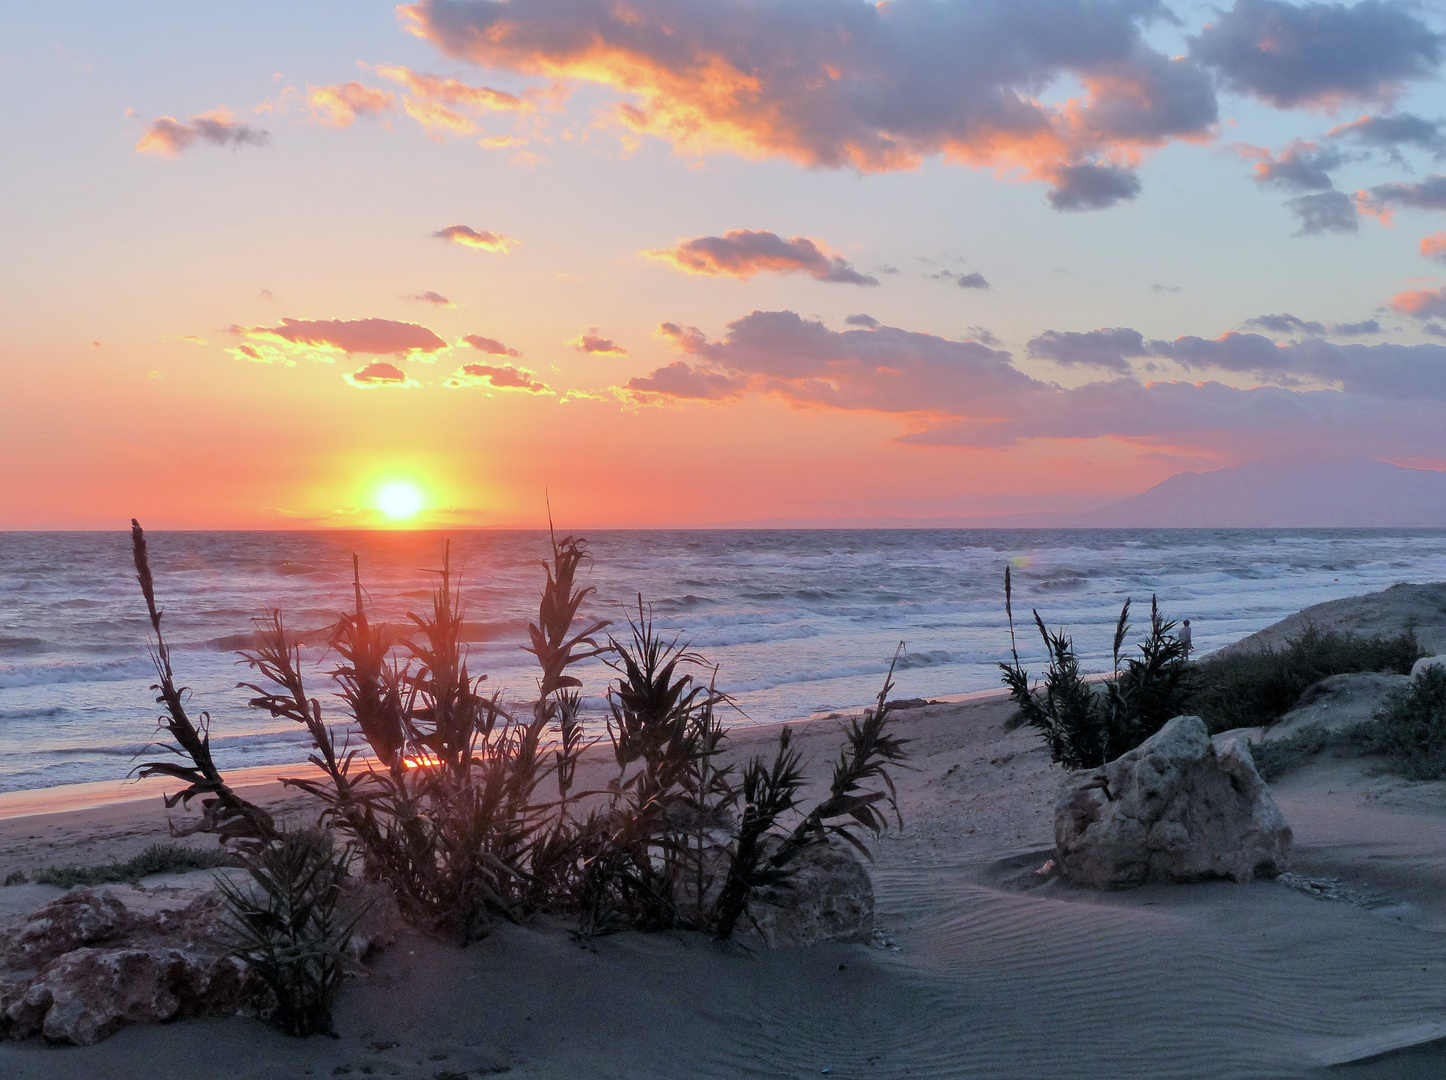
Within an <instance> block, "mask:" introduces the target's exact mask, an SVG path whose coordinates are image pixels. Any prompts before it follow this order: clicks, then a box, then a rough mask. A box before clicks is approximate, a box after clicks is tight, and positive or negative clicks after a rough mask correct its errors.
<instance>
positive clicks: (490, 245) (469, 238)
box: [432, 225, 517, 255]
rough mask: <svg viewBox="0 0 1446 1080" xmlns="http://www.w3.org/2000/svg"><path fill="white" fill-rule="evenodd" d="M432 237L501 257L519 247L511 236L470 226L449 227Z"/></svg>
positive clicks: (438, 231) (439, 230)
mask: <svg viewBox="0 0 1446 1080" xmlns="http://www.w3.org/2000/svg"><path fill="white" fill-rule="evenodd" d="M432 235H433V236H435V237H436V238H437V239H438V240H446V241H447V242H448V243H450V244H462V245H463V246H464V247H470V248H476V249H477V250H479V251H491V252H495V253H497V254H500V255H506V254H507V253H508V252H509V251H511V250H512V249H513V248H514V247H515V246H516V245H517V241H516V240H514V239H513V238H512V237H510V236H504V235H503V234H502V233H494V232H488V231H487V230H486V229H480V230H479V229H474V228H472V227H471V226H470V225H448V226H447V227H446V228H445V229H438V230H437V231H436V232H434V233H433V234H432Z"/></svg>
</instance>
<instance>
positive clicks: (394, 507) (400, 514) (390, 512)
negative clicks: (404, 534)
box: [377, 481, 422, 521]
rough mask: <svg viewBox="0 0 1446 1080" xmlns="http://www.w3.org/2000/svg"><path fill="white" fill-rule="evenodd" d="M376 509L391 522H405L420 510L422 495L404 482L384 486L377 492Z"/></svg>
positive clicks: (413, 486)
mask: <svg viewBox="0 0 1446 1080" xmlns="http://www.w3.org/2000/svg"><path fill="white" fill-rule="evenodd" d="M377 509H378V510H380V511H381V512H382V514H383V515H384V516H385V517H387V518H388V519H389V520H391V521H406V520H408V519H409V518H414V517H416V516H417V512H418V511H419V510H421V509H422V493H421V492H420V491H419V490H418V489H417V486H416V485H415V484H409V483H406V482H405V481H398V482H396V483H391V484H385V485H383V486H382V487H381V488H380V489H379V490H378V491H377Z"/></svg>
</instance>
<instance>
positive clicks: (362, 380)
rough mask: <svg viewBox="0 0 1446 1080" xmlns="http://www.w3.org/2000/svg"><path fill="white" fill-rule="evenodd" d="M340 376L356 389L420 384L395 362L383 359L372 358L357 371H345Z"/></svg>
mask: <svg viewBox="0 0 1446 1080" xmlns="http://www.w3.org/2000/svg"><path fill="white" fill-rule="evenodd" d="M342 378H344V379H345V380H346V381H347V382H348V383H349V384H350V385H352V386H355V387H356V388H357V389H358V390H375V389H377V388H378V387H383V386H401V387H413V386H419V385H421V384H420V383H418V382H416V381H415V380H414V379H412V378H411V376H409V375H408V374H407V373H406V372H405V371H403V370H402V369H401V368H399V367H397V366H396V365H395V364H388V363H387V362H386V361H385V360H374V361H373V362H372V363H370V364H368V365H367V366H366V367H364V368H362V369H360V370H359V371H350V372H347V374H345V375H343V376H342Z"/></svg>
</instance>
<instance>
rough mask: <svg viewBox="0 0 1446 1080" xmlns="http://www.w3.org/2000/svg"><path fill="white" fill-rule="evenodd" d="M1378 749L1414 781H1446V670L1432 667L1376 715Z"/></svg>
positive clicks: (1374, 723) (1376, 746) (1376, 744)
mask: <svg viewBox="0 0 1446 1080" xmlns="http://www.w3.org/2000/svg"><path fill="white" fill-rule="evenodd" d="M1373 726H1374V729H1375V731H1374V736H1375V738H1374V746H1373V747H1372V749H1374V750H1376V751H1377V752H1379V753H1382V754H1385V755H1386V757H1387V758H1389V759H1390V761H1391V765H1392V766H1393V767H1394V768H1395V769H1396V770H1397V771H1399V772H1400V773H1401V774H1402V775H1404V776H1406V777H1408V778H1409V779H1412V780H1446V670H1442V669H1441V668H1440V667H1429V668H1427V669H1426V670H1425V671H1424V672H1422V673H1421V675H1420V677H1419V678H1417V679H1416V680H1415V681H1414V682H1413V683H1412V684H1411V687H1410V689H1409V690H1407V691H1406V692H1405V693H1402V694H1399V695H1397V696H1396V697H1395V698H1393V699H1392V700H1391V701H1390V702H1388V703H1387V704H1386V706H1385V707H1384V708H1383V709H1381V710H1380V711H1379V712H1378V713H1376V716H1375V719H1374V721H1373Z"/></svg>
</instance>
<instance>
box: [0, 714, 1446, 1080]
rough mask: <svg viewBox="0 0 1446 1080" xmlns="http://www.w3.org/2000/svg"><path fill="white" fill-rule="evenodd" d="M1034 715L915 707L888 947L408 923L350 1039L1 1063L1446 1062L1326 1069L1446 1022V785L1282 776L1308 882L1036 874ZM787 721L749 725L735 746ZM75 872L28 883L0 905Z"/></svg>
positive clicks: (90, 815) (133, 807)
mask: <svg viewBox="0 0 1446 1080" xmlns="http://www.w3.org/2000/svg"><path fill="white" fill-rule="evenodd" d="M1009 712H1010V709H1009V706H1008V704H1007V703H1006V702H1004V701H1002V700H999V699H994V700H985V701H972V702H965V703H957V704H947V705H931V706H928V707H927V708H924V709H916V710H910V711H908V712H904V713H901V714H900V717H899V723H900V726H901V728H902V729H903V731H904V734H906V735H907V736H908V737H910V738H912V739H913V740H914V742H913V744H912V746H911V749H912V750H913V753H914V756H913V759H912V762H913V765H914V769H913V770H912V771H910V772H907V773H904V774H902V775H901V776H900V785H899V787H900V795H901V801H902V803H903V808H904V814H905V824H904V828H903V829H902V831H900V832H897V833H895V834H891V835H890V836H889V837H888V838H887V839H885V840H884V841H882V842H881V843H880V844H878V845H877V849H876V853H877V863H876V866H875V869H874V875H875V886H876V892H877V901H878V925H879V926H880V928H881V929H882V930H883V931H884V934H883V937H884V943H883V944H881V945H880V946H879V947H870V946H864V945H847V946H824V947H817V948H813V949H807V950H801V951H797V952H778V953H769V952H763V951H755V952H748V951H745V950H742V949H739V948H737V947H730V948H726V949H719V948H717V947H715V946H713V945H712V944H711V943H709V942H707V941H705V940H702V939H701V938H698V937H696V936H690V935H683V936H681V937H673V936H670V935H653V936H644V935H638V934H623V935H618V936H616V937H612V938H606V939H603V940H600V941H595V942H593V943H591V944H590V945H588V946H586V947H583V946H580V945H579V944H577V943H576V942H574V941H573V940H572V938H571V936H570V935H569V934H568V933H567V928H566V927H565V926H562V925H559V924H556V923H552V922H548V921H543V922H540V923H538V924H536V925H533V926H530V927H527V928H520V929H519V928H512V927H505V928H503V929H501V930H499V931H498V932H496V933H494V934H493V935H492V936H491V937H490V938H488V939H487V940H486V941H483V942H481V943H479V944H477V945H474V946H472V947H470V948H468V949H465V950H459V949H457V948H455V947H453V946H451V945H449V944H446V943H442V942H437V941H433V940H429V939H426V938H423V937H418V936H408V937H405V938H403V940H402V941H400V942H399V943H398V944H397V945H396V946H395V947H393V948H392V949H391V950H389V951H388V952H387V953H385V954H384V955H383V956H382V957H381V958H380V960H379V961H377V962H376V963H375V965H374V970H373V972H372V974H371V975H370V976H369V977H367V978H365V979H363V980H359V981H357V982H356V983H353V984H351V985H349V986H348V988H347V990H346V991H345V994H344V996H343V999H342V1001H341V1004H340V1009H339V1017H340V1020H339V1035H340V1038H338V1039H335V1040H332V1039H326V1038H317V1039H311V1040H307V1041H302V1042H298V1041H295V1040H291V1039H288V1038H286V1037H284V1036H281V1035H279V1034H277V1033H276V1032H274V1031H272V1030H271V1029H269V1028H268V1027H266V1026H264V1025H262V1024H259V1023H254V1022H249V1021H241V1020H226V1021H215V1020H208V1021H185V1022H182V1023H179V1024H173V1025H166V1026H161V1027H135V1028H130V1029H127V1030H125V1031H123V1032H121V1033H120V1034H119V1035H117V1036H116V1037H114V1038H112V1039H110V1040H109V1041H107V1042H104V1043H101V1044H99V1045H98V1046H95V1047H88V1048H75V1047H65V1048H55V1047H48V1046H45V1045H42V1044H39V1043H35V1042H29V1043H23V1044H6V1045H0V1076H5V1077H15V1078H16V1080H68V1078H71V1077H77V1078H78V1077H102V1076H103V1077H113V1078H116V1080H125V1078H132V1077H136V1078H139V1077H158V1076H170V1075H174V1074H176V1073H177V1072H181V1071H184V1072H185V1073H186V1074H187V1075H188V1076H190V1077H194V1078H196V1080H208V1078H211V1077H216V1078H221V1077H237V1078H243V1080H251V1078H255V1080H262V1078H271V1077H300V1076H317V1077H322V1076H365V1075H370V1076H398V1077H407V1078H412V1077H416V1078H421V1077H447V1076H451V1077H457V1076H462V1075H466V1076H470V1077H477V1076H483V1075H488V1074H490V1073H496V1072H500V1071H502V1070H507V1072H508V1075H511V1076H516V1077H519V1078H536V1080H553V1078H556V1080H564V1078H566V1080H573V1078H583V1077H598V1078H612V1077H616V1078H619V1080H622V1078H627V1080H647V1078H659V1080H662V1078H669V1080H672V1078H678V1077H702V1078H708V1080H732V1078H741V1077H748V1078H753V1077H758V1078H780V1080H781V1078H795V1077H799V1078H801V1077H809V1076H813V1077H818V1076H824V1075H827V1076H831V1077H857V1078H878V1080H884V1078H903V1077H980V1078H985V1077H989V1078H1000V1080H1005V1078H1009V1080H1017V1078H1035V1077H1039V1078H1044V1077H1049V1078H1075V1077H1078V1078H1081V1080H1084V1078H1089V1080H1095V1078H1106V1077H1108V1078H1116V1077H1119V1078H1126V1077H1138V1078H1141V1080H1146V1078H1150V1080H1153V1078H1174V1077H1178V1078H1181V1080H1186V1078H1189V1080H1195V1078H1215V1077H1219V1078H1226V1077H1231V1078H1242V1080H1245V1078H1249V1080H1259V1078H1272V1077H1282V1078H1284V1077H1310V1076H1320V1077H1322V1078H1324V1077H1352V1078H1353V1077H1371V1078H1376V1080H1380V1078H1385V1077H1437V1078H1439V1077H1443V1076H1446V1044H1440V1043H1438V1044H1435V1045H1426V1046H1424V1047H1418V1048H1417V1049H1412V1050H1406V1051H1404V1052H1399V1053H1395V1054H1391V1055H1388V1056H1385V1057H1379V1056H1378V1057H1371V1058H1370V1059H1369V1060H1366V1061H1364V1062H1362V1063H1358V1064H1341V1065H1337V1066H1335V1067H1330V1068H1327V1066H1326V1063H1327V1062H1345V1061H1349V1060H1350V1059H1352V1058H1360V1057H1363V1056H1366V1057H1369V1055H1371V1054H1372V1053H1375V1052H1379V1051H1381V1050H1385V1049H1390V1048H1391V1047H1392V1046H1400V1045H1407V1044H1410V1043H1413V1042H1415V1043H1420V1042H1422V1041H1423V1040H1429V1039H1430V1038H1431V1037H1433V1036H1434V1037H1437V1038H1440V1037H1446V933H1443V930H1446V785H1442V784H1415V783H1409V782H1406V781H1403V780H1400V779H1399V778H1396V777H1392V776H1390V775H1389V774H1385V773H1384V772H1383V771H1382V769H1381V767H1380V763H1379V762H1373V761H1370V760H1362V759H1350V758H1334V757H1327V758H1323V759H1322V760H1319V761H1317V762H1315V763H1313V764H1311V765H1310V766H1308V767H1306V768H1303V769H1301V770H1299V771H1297V772H1295V773H1292V774H1290V775H1288V776H1287V777H1285V778H1284V779H1283V780H1282V781H1281V783H1280V784H1278V785H1277V789H1276V790H1277V795H1278V798H1279V800H1280V804H1281V806H1282V809H1283V810H1284V811H1285V813H1286V816H1287V817H1288V818H1289V819H1290V821H1291V822H1292V824H1293V826H1294V828H1295V832H1296V850H1295V855H1294V860H1293V871H1294V873H1295V874H1296V875H1298V876H1299V879H1298V880H1297V879H1292V880H1294V881H1295V885H1294V886H1293V885H1291V884H1286V883H1283V882H1256V883H1253V884H1250V885H1245V886H1238V885H1234V884H1230V883H1211V884H1204V885H1196V886H1174V887H1164V886H1160V887H1147V888H1142V889H1137V890H1132V891H1129V892H1121V893H1110V894H1100V893H1091V892H1085V891H1081V890H1076V889H1072V888H1070V887H1068V886H1066V885H1064V884H1063V883H1062V882H1060V881H1059V880H1057V879H1053V880H1051V879H1048V878H1041V877H1039V876H1038V875H1035V874H1034V873H1033V871H1034V870H1036V869H1038V868H1039V867H1040V866H1041V865H1042V864H1043V863H1044V862H1045V861H1046V860H1047V859H1048V857H1049V853H1050V849H1051V847H1052V827H1053V826H1052V812H1051V802H1052V799H1053V796H1054V792H1055V790H1056V788H1057V785H1058V783H1059V779H1060V775H1061V774H1060V772H1059V770H1058V769H1057V768H1055V767H1053V766H1051V765H1050V764H1049V761H1048V755H1047V754H1046V753H1045V752H1044V751H1043V749H1042V748H1041V746H1040V745H1039V741H1038V739H1037V738H1036V737H1035V736H1033V735H1032V734H1031V733H1030V732H1028V731H1014V732H1010V731H1007V730H1005V720H1006V718H1007V717H1008V715H1009ZM773 737H774V732H773V731H771V730H766V729H765V730H755V731H750V732H743V733H740V734H739V736H738V738H737V740H736V744H735V747H736V752H737V753H739V754H747V753H752V752H755V751H758V750H763V749H766V748H767V744H768V743H769V742H771V740H772V739H773ZM836 743H837V737H836V730H835V725H834V724H832V723H830V722H819V721H816V722H814V723H813V724H811V725H809V726H808V727H807V729H806V730H805V731H804V733H803V744H804V746H805V749H806V751H807V752H808V754H809V755H810V756H811V757H812V758H813V760H814V762H815V766H816V769H817V770H818V771H819V773H820V774H822V772H823V771H824V769H825V768H826V765H827V761H828V759H829V758H830V757H831V756H832V754H833V752H834V748H835V746H836ZM597 767H599V768H601V767H602V765H601V764H600V765H599V766H597ZM253 790H254V791H255V792H259V793H260V795H261V796H263V797H265V798H267V799H269V800H275V799H285V800H287V802H288V805H290V806H291V807H292V808H293V809H299V808H300V807H301V806H302V805H303V804H301V803H299V802H298V801H297V800H296V799H295V798H294V797H290V798H289V799H288V797H286V796H284V795H282V794H281V793H280V792H279V791H278V790H277V789H276V788H275V787H272V788H258V789H253ZM163 832H164V826H163V817H162V815H161V813H160V812H159V808H158V801H156V802H149V803H125V804H116V805H111V806H107V807H104V808H101V809H97V810H89V811H82V812H75V813H68V814H52V815H46V816H31V817H22V818H15V819H12V820H8V821H0V875H3V874H5V873H8V872H9V871H10V870H11V869H14V868H16V867H35V866H37V865H43V864H46V863H53V862H87V861H98V860H101V859H111V858H118V857H124V856H125V855H127V854H130V853H131V852H132V851H134V850H136V849H138V848H140V847H142V846H144V845H145V844H146V843H148V842H150V841H152V840H153V839H156V838H158V837H160V836H162V835H163ZM1312 882H1313V884H1314V888H1315V890H1316V891H1317V892H1322V891H1323V892H1326V893H1328V894H1329V895H1332V896H1335V897H1337V899H1330V900H1325V899H1319V898H1317V896H1316V895H1314V894H1313V893H1312V892H1311V891H1309V889H1310V887H1311V886H1312ZM1297 886H1299V887H1297ZM48 895H53V892H52V891H50V890H44V889H39V888H38V887H33V886H27V887H23V888H16V887H11V888H9V889H0V910H3V908H4V907H7V906H8V908H9V909H10V910H16V909H18V908H23V907H30V906H34V905H36V904H38V903H40V902H42V901H43V900H44V899H45V898H46V896H48ZM825 1070H828V1071H827V1072H825Z"/></svg>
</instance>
